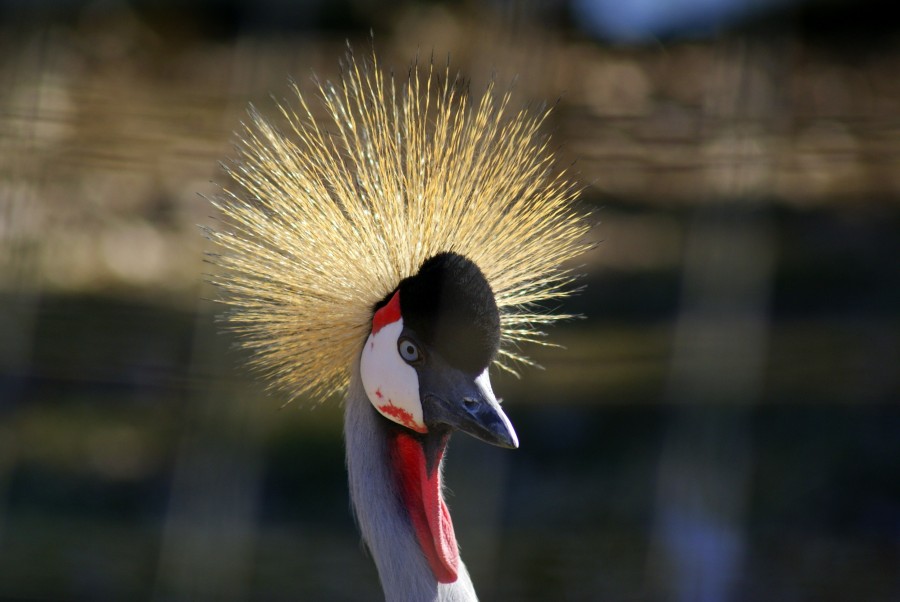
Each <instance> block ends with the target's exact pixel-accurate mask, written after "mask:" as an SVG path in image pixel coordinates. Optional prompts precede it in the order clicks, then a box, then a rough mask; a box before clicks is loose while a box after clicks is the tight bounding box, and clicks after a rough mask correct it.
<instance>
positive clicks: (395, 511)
mask: <svg viewBox="0 0 900 602" xmlns="http://www.w3.org/2000/svg"><path fill="white" fill-rule="evenodd" d="M382 420H384V419H383V418H381V417H380V416H379V415H378V413H377V412H376V411H375V408H373V407H372V404H371V403H369V399H368V398H367V397H366V393H365V391H364V390H363V387H362V383H361V381H360V379H359V374H358V371H356V370H354V373H353V375H352V376H351V379H350V387H349V390H348V392H347V399H346V402H345V408H344V439H345V442H346V446H347V472H348V474H349V479H350V499H351V501H352V503H353V509H354V512H355V513H356V520H357V523H358V524H359V529H360V531H361V532H362V536H363V539H364V540H365V542H366V545H367V546H368V548H369V551H370V552H371V554H372V558H373V559H374V560H375V566H376V567H377V568H378V576H379V577H380V578H381V586H382V588H383V589H384V596H385V599H386V600H387V601H388V602H393V601H395V600H404V601H405V600H413V601H416V602H419V601H423V602H424V601H431V600H434V601H442V602H451V601H452V602H470V601H472V600H477V599H478V597H477V596H476V595H475V589H474V588H473V586H472V580H471V579H470V577H469V572H468V571H467V570H466V567H465V565H464V564H463V563H462V562H460V565H459V578H458V579H457V580H456V582H455V583H449V584H446V583H438V582H437V580H436V579H435V578H434V574H433V573H432V572H431V567H429V566H428V561H427V560H426V559H425V555H424V554H423V553H422V550H421V548H420V547H419V543H418V541H417V540H416V536H415V533H414V531H413V527H412V525H411V524H410V522H409V518H408V516H407V513H406V511H405V509H404V508H403V506H402V505H401V503H400V498H399V495H398V493H397V491H396V486H395V480H394V475H393V474H392V469H391V467H390V463H389V461H388V449H387V435H386V431H385V425H384V424H383V423H382V422H381V421H382Z"/></svg>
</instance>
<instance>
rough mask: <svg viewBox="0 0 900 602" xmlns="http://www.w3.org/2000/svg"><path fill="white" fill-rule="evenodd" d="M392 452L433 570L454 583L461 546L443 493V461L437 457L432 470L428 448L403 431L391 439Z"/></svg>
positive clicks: (404, 496) (440, 578)
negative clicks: (429, 465)
mask: <svg viewBox="0 0 900 602" xmlns="http://www.w3.org/2000/svg"><path fill="white" fill-rule="evenodd" d="M391 448H392V449H391V452H392V453H391V455H392V458H391V460H392V462H393V465H394V470H395V473H396V475H397V482H398V485H399V487H400V496H401V498H402V500H403V505H404V506H405V507H406V510H407V512H408V513H409V519H410V521H411V522H412V526H413V530H414V531H415V534H416V539H418V540H419V547H420V548H422V552H423V553H424V554H425V558H426V559H427V560H428V564H429V566H431V572H432V573H434V577H435V579H437V580H438V581H439V582H440V583H453V582H454V581H456V577H457V574H458V570H459V549H458V548H457V545H456V535H455V534H454V532H453V522H452V521H451V520H450V511H449V510H448V509H447V504H445V503H444V496H443V494H442V493H441V471H440V461H441V456H442V455H443V450H441V452H439V453H438V457H437V458H436V459H435V462H434V464H433V468H432V471H431V474H430V475H429V474H428V470H427V469H426V463H425V451H424V449H423V448H422V444H421V443H420V442H419V441H417V440H416V439H415V438H414V437H412V436H410V435H407V434H405V433H399V434H397V435H395V436H394V437H393V438H392V439H391Z"/></svg>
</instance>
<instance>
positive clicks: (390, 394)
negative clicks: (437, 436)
mask: <svg viewBox="0 0 900 602" xmlns="http://www.w3.org/2000/svg"><path fill="white" fill-rule="evenodd" d="M402 331H403V318H400V319H398V320H397V321H395V322H391V323H390V324H385V325H384V326H382V327H381V328H379V329H378V331H377V332H376V333H374V334H370V335H369V338H368V340H367V341H366V346H365V348H363V352H362V356H361V357H360V359H359V375H360V378H361V379H362V383H363V388H364V389H365V390H366V395H367V396H368V398H369V401H370V402H372V405H373V406H375V409H376V410H378V412H379V413H380V414H381V415H382V416H384V417H385V418H387V419H389V420H392V421H394V422H396V423H397V424H400V425H403V426H405V427H407V428H409V429H412V430H414V431H416V432H419V433H427V432H428V428H427V427H426V426H425V420H424V418H423V417H422V402H421V400H420V399H419V376H418V375H417V374H416V370H415V368H413V367H412V366H410V365H409V364H407V363H406V362H405V361H403V358H401V357H400V352H399V351H398V350H397V339H399V338H400V333H401V332H402ZM488 386H490V385H488Z"/></svg>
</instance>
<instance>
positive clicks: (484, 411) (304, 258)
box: [209, 53, 588, 601]
mask: <svg viewBox="0 0 900 602" xmlns="http://www.w3.org/2000/svg"><path fill="white" fill-rule="evenodd" d="M317 88H318V96H319V97H320V99H321V102H322V103H323V105H324V109H325V113H326V114H327V117H326V118H324V119H317V118H316V117H315V116H314V112H313V111H312V110H311V109H310V107H309V105H308V104H307V99H306V97H305V96H304V95H303V94H302V93H301V92H300V90H299V88H298V87H297V86H296V85H294V86H293V90H294V92H295V93H296V95H297V98H296V101H294V102H293V103H290V104H288V103H284V104H281V105H280V106H279V111H280V127H279V126H276V125H275V124H274V123H273V122H272V121H270V120H267V119H265V118H263V117H261V116H260V115H259V114H258V113H256V112H255V111H253V110H252V109H251V121H250V123H249V124H246V125H245V128H244V130H243V132H242V134H241V136H240V143H239V145H238V156H237V157H236V158H235V159H234V160H233V161H232V162H231V163H229V164H228V165H227V166H226V170H227V172H228V174H229V176H230V181H231V183H230V184H228V185H226V186H225V187H224V191H223V193H222V194H221V195H220V196H219V197H218V198H216V199H214V200H213V203H214V204H215V205H216V206H217V207H218V208H219V210H220V211H221V213H222V215H223V222H222V223H223V226H222V227H220V228H216V229H213V230H211V231H210V232H209V236H210V237H211V238H212V239H213V240H214V241H215V242H216V243H217V246H218V252H217V254H216V255H215V256H214V257H215V259H214V262H215V263H217V264H218V265H219V266H220V267H221V268H222V269H221V270H220V273H219V275H218V276H214V277H213V280H214V282H215V283H216V284H218V285H219V286H221V288H222V289H223V290H224V293H225V295H224V300H225V302H226V303H228V304H229V305H230V308H231V311H230V312H229V313H228V321H229V322H230V324H231V326H232V327H233V328H234V329H236V330H237V332H238V333H239V334H240V335H241V337H242V341H243V344H244V345H245V346H246V347H247V348H249V349H250V350H251V351H252V352H253V353H252V357H253V359H252V362H253V363H254V365H255V366H256V367H257V368H259V369H260V370H262V371H263V372H264V373H265V374H267V375H268V376H269V377H270V379H271V380H270V383H271V384H272V385H273V386H275V387H277V388H280V389H283V390H285V391H286V392H287V393H288V394H289V395H291V396H307V397H312V398H314V399H319V400H322V399H326V398H328V397H331V396H332V394H335V393H342V394H343V395H344V416H345V418H344V435H345V442H346V453H347V470H348V473H349V482H350V496H351V499H352V503H353V508H354V511H355V513H356V517H357V521H358V524H359V528H360V530H361V532H362V537H363V539H364V540H365V543H366V545H367V546H368V548H369V550H370V551H371V555H372V557H373V558H374V560H375V564H376V565H377V569H378V574H379V577H380V579H381V584H382V588H383V590H384V594H385V597H386V598H387V599H388V600H416V601H419V600H475V599H476V595H475V591H474V588H473V586H472V581H471V579H470V578H469V574H468V572H467V571H466V567H465V565H464V564H463V562H462V561H461V560H460V557H459V552H458V548H457V541H456V537H455V535H454V531H453V523H452V521H451V519H450V512H449V510H448V508H447V505H446V503H445V501H444V496H443V490H442V487H443V485H442V476H441V472H442V464H443V457H444V452H445V450H446V446H447V442H448V440H449V439H450V436H451V434H452V433H453V432H454V431H463V432H465V433H468V434H470V435H473V436H475V437H477V438H479V439H481V440H483V441H486V442H488V443H492V444H494V445H499V446H502V447H508V448H515V447H517V446H518V439H517V437H516V433H515V431H514V430H513V427H512V425H511V424H510V422H509V419H508V418H507V417H506V414H505V413H504V411H503V409H502V408H501V406H500V402H499V400H498V399H497V398H496V397H495V396H494V393H493V391H492V390H491V382H490V378H489V370H488V369H489V367H490V366H492V365H493V366H497V367H498V368H501V369H506V370H509V371H512V372H515V368H516V365H517V364H521V363H523V362H524V363H526V364H527V363H530V362H529V360H528V359H527V358H526V357H524V356H523V355H521V354H520V353H519V351H518V346H519V344H520V343H529V342H536V343H543V342H544V340H543V333H542V332H541V331H540V330H541V328H542V327H544V326H546V325H548V324H551V323H553V322H555V321H557V320H560V319H562V318H565V317H566V316H564V315H558V314H557V315H554V314H551V313H548V312H546V311H545V310H542V309H541V308H540V306H541V304H542V303H543V302H546V301H548V300H553V299H558V298H560V297H563V296H565V295H566V294H568V292H569V291H570V290H571V287H570V284H571V282H572V274H571V273H570V272H569V271H567V270H566V269H564V268H563V267H562V264H563V263H564V262H566V261H567V260H569V259H571V258H573V257H575V256H577V255H578V254H579V253H581V252H582V251H584V250H585V249H586V248H587V243H586V242H585V235H586V233H587V229H588V226H587V221H586V220H585V218H584V215H583V214H582V213H580V212H579V211H578V210H577V209H575V208H574V206H573V201H574V196H575V191H574V188H573V186H572V184H571V183H570V181H569V180H568V179H567V177H566V176H565V175H564V174H562V173H556V172H554V171H553V168H552V161H551V157H550V154H549V152H548V150H547V141H546V139H545V138H544V137H543V136H542V135H541V134H540V132H539V130H540V128H541V125H542V122H543V120H544V119H545V118H546V115H547V112H546V111H539V112H537V113H536V114H531V113H529V112H528V111H524V110H523V111H519V112H514V113H512V114H508V113H509V111H508V105H509V102H510V95H509V93H508V92H507V93H503V94H497V93H496V92H495V90H494V85H493V83H492V84H490V85H489V86H488V88H487V90H486V91H485V93H484V95H483V96H482V97H481V98H480V100H478V101H477V102H473V101H472V100H471V98H470V96H469V94H468V92H467V91H466V86H465V85H464V82H461V81H460V80H459V79H457V78H454V77H452V76H451V73H450V69H449V66H448V67H446V68H444V69H440V68H436V67H435V66H434V64H433V63H432V64H430V65H428V66H425V67H418V66H414V67H412V68H411V69H410V72H409V77H408V79H407V81H406V82H403V83H398V82H395V80H394V78H393V76H392V75H386V74H385V73H383V72H382V71H381V70H380V69H379V67H378V65H377V64H376V61H375V59H374V57H373V58H372V59H371V60H370V61H357V60H356V59H354V57H353V56H352V53H351V54H348V57H347V60H346V62H345V63H344V64H343V70H342V76H341V78H340V81H339V82H338V83H337V84H331V83H327V82H326V83H318V84H317Z"/></svg>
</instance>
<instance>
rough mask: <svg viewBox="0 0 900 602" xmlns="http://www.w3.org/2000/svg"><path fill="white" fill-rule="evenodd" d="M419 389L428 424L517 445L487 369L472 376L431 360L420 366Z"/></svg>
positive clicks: (494, 442)
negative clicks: (430, 363)
mask: <svg viewBox="0 0 900 602" xmlns="http://www.w3.org/2000/svg"><path fill="white" fill-rule="evenodd" d="M434 364H436V365H434ZM419 390H420V392H421V398H422V411H423V415H424V419H425V424H426V425H427V426H429V427H431V426H436V425H446V426H449V427H451V428H453V429H455V430H459V431H463V432H464V433H468V434H469V435H472V436H473V437H475V438H476V439H481V440H482V441H484V442H485V443H490V444H492V445H497V446H499V447H506V448H511V449H515V448H517V447H519V438H518V437H517V436H516V431H515V430H514V429H513V426H512V424H510V422H509V418H507V417H506V414H505V413H504V412H503V409H502V408H501V407H500V403H499V402H498V401H497V398H496V397H494V392H493V391H492V390H491V383H490V380H489V379H488V374H487V370H485V371H484V373H482V374H481V375H477V376H472V375H471V374H466V373H465V372H462V371H460V370H457V369H455V368H453V367H452V366H450V365H448V364H446V363H444V362H433V365H431V366H429V367H427V368H422V369H421V370H419Z"/></svg>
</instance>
